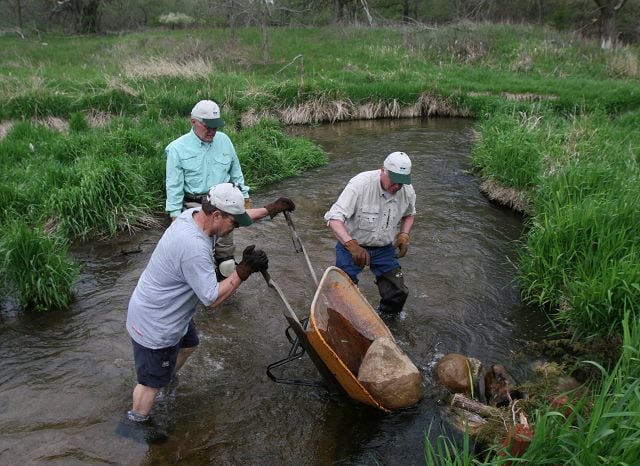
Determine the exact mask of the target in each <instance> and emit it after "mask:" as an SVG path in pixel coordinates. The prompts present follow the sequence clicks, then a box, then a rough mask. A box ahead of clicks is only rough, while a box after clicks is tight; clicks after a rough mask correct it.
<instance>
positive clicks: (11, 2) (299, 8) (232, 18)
mask: <svg viewBox="0 0 640 466" xmlns="http://www.w3.org/2000/svg"><path fill="white" fill-rule="evenodd" d="M0 9H1V10H0V11H2V12H3V14H2V15H1V16H0V30H2V31H3V32H5V33H6V32H12V33H17V34H29V33H33V32H64V33H70V34H95V33H112V32H119V31H132V30H139V29H143V28H147V27H157V26H166V27H169V28H188V27H199V26H206V27H228V28H230V29H231V30H233V29H234V28H237V27H247V26H262V27H282V26H293V27H301V26H327V25H338V24H349V25H363V26H372V25H375V26H384V25H387V24H389V23H398V22H400V23H402V22H406V23H413V24H415V23H418V24H424V25H425V26H430V27H437V26H438V25H444V24H451V23H457V22H460V21H473V22H478V21H488V22H515V23H529V24H536V25H547V26H552V27H555V28H557V29H559V30H564V31H575V32H579V33H581V34H583V35H585V36H588V37H599V38H600V39H601V40H602V45H603V46H604V47H610V46H615V45H616V44H618V43H622V44H628V43H637V42H639V41H640V22H639V21H638V18H640V0H332V1H328V0H258V1H254V0H213V1H204V0H183V1H180V2H175V1H170V0H153V1H152V0H127V1H124V0H0Z"/></svg>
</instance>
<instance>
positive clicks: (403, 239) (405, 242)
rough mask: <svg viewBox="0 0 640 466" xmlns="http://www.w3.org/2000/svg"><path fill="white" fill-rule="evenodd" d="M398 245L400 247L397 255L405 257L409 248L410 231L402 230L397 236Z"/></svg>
mask: <svg viewBox="0 0 640 466" xmlns="http://www.w3.org/2000/svg"><path fill="white" fill-rule="evenodd" d="M396 247H397V248H398V255H397V256H396V257H404V256H406V255H407V251H408V250H409V233H403V232H400V233H398V235H397V236H396Z"/></svg>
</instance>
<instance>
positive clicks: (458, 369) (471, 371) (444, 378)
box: [436, 353, 482, 393]
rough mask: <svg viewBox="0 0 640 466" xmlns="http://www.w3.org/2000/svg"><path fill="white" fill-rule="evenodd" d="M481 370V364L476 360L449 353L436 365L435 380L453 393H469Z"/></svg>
mask: <svg viewBox="0 0 640 466" xmlns="http://www.w3.org/2000/svg"><path fill="white" fill-rule="evenodd" d="M481 368H482V364H481V363H480V361H478V360H477V359H474V358H467V357H466V356H464V355H462V354H457V353H450V354H447V355H445V356H443V357H442V359H440V361H438V364H436V379H437V381H438V383H440V385H442V386H443V387H445V388H446V389H447V390H449V391H451V392H453V393H471V391H472V387H474V386H475V378H476V377H477V376H478V375H479V373H480V371H481Z"/></svg>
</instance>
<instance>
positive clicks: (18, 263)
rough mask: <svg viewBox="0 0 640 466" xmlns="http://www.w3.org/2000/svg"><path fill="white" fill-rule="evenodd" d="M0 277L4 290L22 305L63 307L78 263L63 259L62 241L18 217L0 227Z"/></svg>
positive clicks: (76, 271)
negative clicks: (0, 234) (13, 292)
mask: <svg viewBox="0 0 640 466" xmlns="http://www.w3.org/2000/svg"><path fill="white" fill-rule="evenodd" d="M0 258H1V259H2V269H1V276H2V278H3V279H4V280H3V282H4V286H5V289H8V290H12V291H15V293H16V294H17V296H18V298H19V300H20V304H21V305H22V307H23V308H28V309H33V310H35V311H46V310H52V309H66V308H67V307H68V306H69V304H70V303H71V300H72V298H73V292H72V287H71V285H72V284H73V280H74V279H75V277H76V276H77V274H78V270H79V268H78V266H77V264H75V263H74V262H73V261H71V260H69V259H68V258H67V247H66V241H65V240H64V239H63V238H61V237H59V236H51V235H48V234H46V233H45V232H44V231H42V229H39V228H33V226H31V225H27V224H26V223H25V222H24V221H22V220H16V221H14V222H11V223H9V224H6V223H5V224H4V225H3V226H2V239H0Z"/></svg>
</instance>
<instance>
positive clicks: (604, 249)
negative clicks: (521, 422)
mask: <svg viewBox="0 0 640 466" xmlns="http://www.w3.org/2000/svg"><path fill="white" fill-rule="evenodd" d="M629 121H630V122H631V123H630V124H628V123H626V122H621V121H615V120H610V119H609V118H607V117H606V116H602V115H598V114H594V115H592V116H589V117H581V118H577V119H574V120H573V121H572V122H571V123H570V124H568V125H564V126H560V125H558V127H560V128H563V129H564V130H563V131H564V132H563V133H557V136H558V137H556V140H555V141H554V140H551V139H549V140H547V142H546V144H545V146H544V147H543V148H541V150H540V151H538V152H542V151H544V152H545V153H544V157H545V158H546V159H547V161H548V165H547V166H546V167H541V170H539V171H538V175H539V177H540V184H539V186H537V187H536V188H535V189H533V190H532V196H533V198H534V199H535V202H534V205H535V207H534V210H535V212H534V216H533V217H532V218H531V220H530V222H529V225H530V228H529V230H528V232H527V234H526V236H525V241H526V245H525V248H524V249H523V251H522V255H521V271H522V282H523V288H524V292H525V297H526V299H528V300H529V301H531V302H535V303H537V304H540V305H545V306H550V307H551V309H561V312H559V313H558V314H557V318H558V320H557V321H559V322H564V323H565V324H566V326H567V327H568V328H570V329H571V330H572V331H573V332H574V333H575V334H576V335H582V336H585V335H591V334H599V335H607V334H609V333H610V332H612V331H615V332H619V331H620V330H621V328H620V325H621V322H622V317H623V314H622V313H623V310H624V309H634V307H637V306H634V304H635V303H638V302H640V255H639V253H640V209H638V207H637V206H638V203H637V197H638V192H640V191H639V190H640V167H639V166H638V163H637V157H638V155H637V154H638V153H639V151H640V136H638V135H637V131H635V130H634V123H633V122H634V121H635V120H634V119H630V120H629ZM559 136H563V137H559ZM532 153H534V151H532ZM550 154H555V155H552V156H549V155H550ZM541 156H542V154H537V155H532V157H541ZM499 158H500V159H501V160H504V157H499ZM543 169H546V171H545V170H543ZM503 173H504V171H503ZM634 312H637V311H634Z"/></svg>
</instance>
